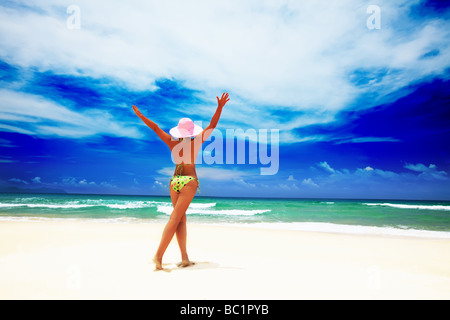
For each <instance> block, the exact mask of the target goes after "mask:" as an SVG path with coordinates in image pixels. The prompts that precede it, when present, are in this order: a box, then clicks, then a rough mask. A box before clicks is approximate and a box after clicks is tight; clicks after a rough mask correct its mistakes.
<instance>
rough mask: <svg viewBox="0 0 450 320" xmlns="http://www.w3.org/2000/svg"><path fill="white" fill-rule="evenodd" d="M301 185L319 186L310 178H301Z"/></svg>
mask: <svg viewBox="0 0 450 320" xmlns="http://www.w3.org/2000/svg"><path fill="white" fill-rule="evenodd" d="M302 185H304V186H308V187H314V188H318V187H319V185H318V184H317V183H315V182H314V181H313V180H312V179H311V178H308V179H303V181H302Z"/></svg>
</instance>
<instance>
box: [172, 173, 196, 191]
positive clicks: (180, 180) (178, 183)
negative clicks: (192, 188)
mask: <svg viewBox="0 0 450 320" xmlns="http://www.w3.org/2000/svg"><path fill="white" fill-rule="evenodd" d="M191 180H197V182H198V184H199V185H200V182H199V181H198V179H196V178H194V177H191V176H173V177H172V179H170V187H171V188H172V189H173V190H174V191H176V192H177V193H180V191H181V189H183V187H184V186H185V185H186V184H187V183H188V182H189V181H191Z"/></svg>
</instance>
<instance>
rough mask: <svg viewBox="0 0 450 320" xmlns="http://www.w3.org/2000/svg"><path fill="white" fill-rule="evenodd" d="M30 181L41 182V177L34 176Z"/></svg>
mask: <svg viewBox="0 0 450 320" xmlns="http://www.w3.org/2000/svg"><path fill="white" fill-rule="evenodd" d="M31 181H32V182H33V183H42V181H41V177H34V178H33V179H31Z"/></svg>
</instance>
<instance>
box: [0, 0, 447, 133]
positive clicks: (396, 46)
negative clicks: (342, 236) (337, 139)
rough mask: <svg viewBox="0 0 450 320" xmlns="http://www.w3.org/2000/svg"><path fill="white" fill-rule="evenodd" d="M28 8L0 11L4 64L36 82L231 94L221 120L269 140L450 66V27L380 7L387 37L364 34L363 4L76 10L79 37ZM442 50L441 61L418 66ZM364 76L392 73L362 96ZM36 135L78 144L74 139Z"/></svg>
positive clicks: (61, 20)
mask: <svg viewBox="0 0 450 320" xmlns="http://www.w3.org/2000/svg"><path fill="white" fill-rule="evenodd" d="M23 3H25V4H26V6H28V7H31V8H35V7H37V8H38V9H39V10H35V11H31V10H30V11H24V10H26V9H23V8H22V9H21V11H17V10H16V9H11V8H3V9H2V10H1V11H0V38H1V39H2V49H1V50H0V58H1V59H3V60H5V61H7V62H9V63H12V64H17V65H20V66H23V67H30V68H36V69H37V70H38V71H48V70H51V71H53V72H55V73H61V74H70V75H83V76H88V77H93V78H107V79H110V80H111V81H112V82H115V83H116V84H120V85H123V86H126V87H128V88H130V89H133V90H153V89H155V86H154V81H155V79H158V78H174V79H179V80H183V81H184V82H183V83H184V85H186V86H187V87H189V88H193V89H196V90H199V96H200V97H201V98H204V97H208V98H207V99H206V98H205V101H206V102H205V103H211V104H214V103H215V101H214V99H215V96H216V95H217V94H218V92H220V91H222V90H227V91H230V93H231V96H232V99H233V102H232V103H230V104H229V105H228V108H229V109H230V112H229V113H228V115H227V113H225V114H224V120H227V119H228V121H233V122H235V121H236V117H235V114H236V113H238V114H242V117H241V118H240V119H239V121H240V122H241V123H242V124H246V125H254V124H255V123H258V125H259V126H260V127H266V128H272V127H275V128H277V127H283V128H285V127H286V128H288V129H287V130H290V129H291V128H294V127H301V126H305V125H308V124H314V123H326V122H327V121H328V122H329V121H333V119H334V115H335V114H336V113H337V112H339V111H340V110H343V109H345V108H347V107H348V106H349V105H351V104H352V103H353V102H355V101H356V100H357V98H358V97H360V96H361V95H362V94H365V93H371V92H376V93H377V95H375V96H374V98H373V99H371V100H370V101H366V102H367V103H366V104H364V105H363V106H360V107H361V108H369V107H371V106H373V105H376V104H378V103H380V101H382V100H383V99H393V98H397V97H394V96H388V94H389V93H392V92H393V91H395V90H397V89H399V88H402V87H405V86H407V85H409V84H411V83H414V82H415V81H417V80H418V79H420V78H423V77H426V76H429V75H439V74H442V72H443V70H445V69H447V68H448V67H449V66H450V46H449V45H448V44H449V39H450V25H449V24H450V22H449V21H448V20H444V19H436V18H433V19H430V20H428V21H427V20H426V19H427V18H426V17H420V18H419V19H420V20H419V21H414V20H413V19H411V18H409V17H408V16H407V14H408V12H409V9H410V7H411V6H412V5H414V4H416V3H417V1H412V2H411V1H407V0H404V1H402V0H399V1H390V2H383V5H382V8H381V9H382V11H381V12H382V21H383V23H382V27H381V30H368V29H367V28H366V19H367V17H368V15H367V13H366V8H367V5H368V4H366V5H364V3H361V2H360V1H357V0H342V1H288V0H286V1H279V0H277V1H275V0H273V1H270V0H266V1H261V0H253V1H240V0H230V1H206V0H197V1H181V0H179V1H174V0H171V1H111V0H108V1H106V0H96V1H90V0H79V1H77V5H78V6H79V7H80V9H81V25H80V26H81V28H80V29H79V30H69V29H68V28H67V27H66V19H67V18H68V15H67V14H66V9H67V7H65V6H63V5H62V4H61V2H60V1H59V0H46V1H45V0H43V1H39V2H33V1H23ZM18 39H20V41H19V40H18ZM435 49H437V50H439V54H438V55H436V56H431V57H428V58H427V59H421V57H422V56H423V55H424V54H426V53H427V52H428V51H430V50H435ZM360 69H364V70H369V73H370V71H371V70H386V72H385V74H383V75H382V76H379V77H375V78H371V79H369V80H370V81H369V80H368V81H367V85H361V84H360V85H355V84H354V83H353V82H352V78H351V75H352V73H353V72H354V71H355V70H360ZM387 97H388V98H387ZM259 106H266V107H265V110H264V112H259V113H258V112H250V111H251V110H257V109H258V107H259ZM270 106H273V107H270ZM196 107H197V108H198V110H204V109H202V108H203V106H196ZM280 107H281V108H286V110H290V111H302V112H301V113H299V114H298V115H297V116H294V117H292V118H291V119H288V120H287V121H283V123H282V125H281V123H280V122H278V121H276V119H274V118H273V117H271V116H270V115H271V114H273V112H274V110H276V109H277V108H280ZM243 108H245V110H247V111H248V112H246V114H243V112H242V110H243ZM15 116H22V117H25V118H26V117H27V115H26V114H16V115H15ZM55 116H56V115H55ZM98 118H99V119H103V124H111V122H112V121H108V120H107V119H106V120H105V118H104V117H103V116H99V115H98V117H97V119H98ZM76 119H80V116H79V115H78V116H77V117H75V119H74V120H76ZM84 129H85V130H87V131H88V132H90V131H89V130H88V129H87V128H84ZM41 130H42V131H44V132H46V133H49V134H57V135H71V134H73V135H76V132H74V131H72V130H71V128H70V127H64V128H59V129H58V130H56V129H55V128H54V127H50V128H49V127H42V128H41ZM93 130H94V131H95V129H93ZM117 130H119V131H122V130H125V129H124V128H116V131H117ZM111 131H112V130H111ZM111 131H110V130H108V131H107V133H110V134H112V132H111ZM128 134H130V133H129V132H128ZM131 134H136V133H135V132H131ZM281 138H282V141H285V140H283V139H284V138H286V139H298V138H296V137H295V136H294V135H292V134H291V135H289V134H286V135H284V134H283V135H282V137H281ZM363 139H373V138H372V137H368V138H363ZM378 139H380V138H378ZM383 139H386V138H383ZM356 142H363V141H356Z"/></svg>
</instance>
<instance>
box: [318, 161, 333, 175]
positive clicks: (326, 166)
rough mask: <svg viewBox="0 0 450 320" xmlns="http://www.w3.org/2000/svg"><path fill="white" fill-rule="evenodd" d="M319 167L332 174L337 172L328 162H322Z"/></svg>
mask: <svg viewBox="0 0 450 320" xmlns="http://www.w3.org/2000/svg"><path fill="white" fill-rule="evenodd" d="M317 165H318V166H319V167H321V168H324V169H325V170H326V171H328V172H331V173H335V172H336V170H334V169H333V168H332V167H330V165H329V164H328V163H327V162H326V161H323V162H320V163H319V164H317Z"/></svg>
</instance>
